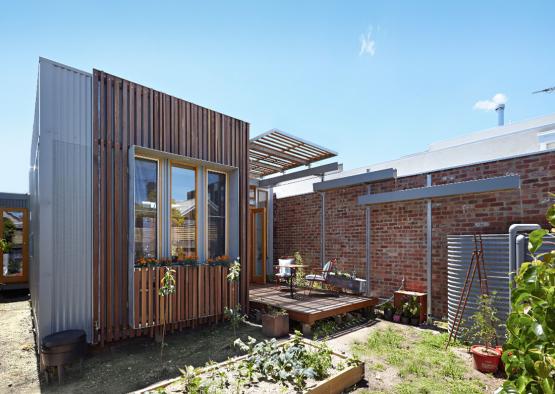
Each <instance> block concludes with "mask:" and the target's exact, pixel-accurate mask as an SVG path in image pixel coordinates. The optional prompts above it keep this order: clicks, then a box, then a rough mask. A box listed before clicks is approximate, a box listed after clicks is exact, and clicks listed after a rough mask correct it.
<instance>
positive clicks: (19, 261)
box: [0, 208, 29, 283]
mask: <svg viewBox="0 0 555 394" xmlns="http://www.w3.org/2000/svg"><path fill="white" fill-rule="evenodd" d="M0 216H2V220H1V221H0V239H2V240H3V242H2V245H3V247H2V248H0V256H1V257H2V260H1V261H2V269H1V270H0V283H25V282H27V280H28V277H29V269H28V265H29V251H28V248H27V246H28V234H27V229H28V223H29V213H28V211H27V209H24V208H0Z"/></svg>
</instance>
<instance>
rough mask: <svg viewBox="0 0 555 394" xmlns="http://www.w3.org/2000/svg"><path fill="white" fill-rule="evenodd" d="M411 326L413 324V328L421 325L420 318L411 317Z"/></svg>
mask: <svg viewBox="0 0 555 394" xmlns="http://www.w3.org/2000/svg"><path fill="white" fill-rule="evenodd" d="M410 324H412V325H413V326H418V325H420V317H419V316H415V317H411V318H410Z"/></svg>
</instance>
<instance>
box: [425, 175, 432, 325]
mask: <svg viewBox="0 0 555 394" xmlns="http://www.w3.org/2000/svg"><path fill="white" fill-rule="evenodd" d="M426 186H432V174H428V175H426ZM426 292H427V293H428V295H427V297H426V312H427V313H426V314H427V317H428V318H430V316H431V315H432V200H431V199H428V200H427V201H426Z"/></svg>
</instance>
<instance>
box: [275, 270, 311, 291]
mask: <svg viewBox="0 0 555 394" xmlns="http://www.w3.org/2000/svg"><path fill="white" fill-rule="evenodd" d="M278 267H280V268H289V269H290V272H291V275H290V276H289V291H290V292H291V298H293V299H294V298H295V293H294V291H293V279H294V278H295V274H296V271H297V268H306V267H308V265H305V264H278Z"/></svg>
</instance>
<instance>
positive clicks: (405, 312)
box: [401, 301, 412, 324]
mask: <svg viewBox="0 0 555 394" xmlns="http://www.w3.org/2000/svg"><path fill="white" fill-rule="evenodd" d="M411 318H412V313H411V311H410V303H409V302H408V301H407V302H405V303H404V304H403V306H402V312H401V323H403V324H409V323H410V319H411Z"/></svg>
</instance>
